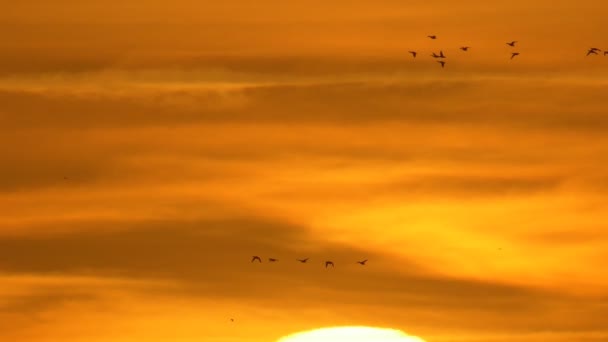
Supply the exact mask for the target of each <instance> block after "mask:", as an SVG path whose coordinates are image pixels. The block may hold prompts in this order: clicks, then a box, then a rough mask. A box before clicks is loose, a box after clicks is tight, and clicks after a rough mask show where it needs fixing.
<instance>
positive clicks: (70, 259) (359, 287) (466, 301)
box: [0, 217, 604, 331]
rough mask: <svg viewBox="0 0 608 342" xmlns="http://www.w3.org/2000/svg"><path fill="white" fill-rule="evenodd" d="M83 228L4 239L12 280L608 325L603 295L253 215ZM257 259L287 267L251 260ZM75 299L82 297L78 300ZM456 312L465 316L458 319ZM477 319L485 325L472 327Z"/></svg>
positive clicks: (516, 324) (495, 323) (488, 323)
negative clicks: (330, 265)
mask: <svg viewBox="0 0 608 342" xmlns="http://www.w3.org/2000/svg"><path fill="white" fill-rule="evenodd" d="M78 225H86V226H87V229H88V231H83V230H80V231H73V232H65V233H54V234H37V235H35V236H33V235H21V236H19V235H16V236H4V237H2V238H1V239H0V260H2V261H1V262H0V269H2V271H3V272H9V273H12V274H22V273H25V274H36V275H38V276H51V275H64V276H68V275H70V276H83V275H86V276H89V277H101V278H102V279H103V278H106V277H109V278H110V279H111V278H116V277H118V278H120V279H125V280H136V281H139V282H142V283H143V284H145V283H146V282H150V283H151V284H152V285H153V284H155V283H161V284H162V283H163V282H164V283H174V284H176V286H170V287H166V288H164V287H158V288H156V289H155V290H154V291H153V292H152V293H156V294H155V295H161V294H162V293H165V294H172V295H179V296H189V297H190V298H201V299H204V298H215V299H216V300H221V299H223V300H238V301H239V302H241V303H250V304H251V305H265V306H273V307H276V308H281V309H282V310H288V311H289V310H291V309H289V308H288V307H287V306H285V305H287V304H285V303H286V301H287V302H289V303H290V304H289V305H291V306H293V304H294V303H298V304H297V305H298V307H310V308H313V307H315V306H318V305H329V306H331V307H333V308H335V309H336V310H338V311H340V310H343V308H344V309H345V306H349V305H359V306H362V307H383V312H385V314H386V316H382V317H383V319H385V320H388V321H390V322H394V323H397V322H399V318H397V317H393V318H391V315H393V314H394V312H395V311H396V310H397V311H398V310H401V311H403V312H410V313H412V314H417V315H420V316H421V319H422V318H423V317H425V316H426V315H427V313H425V312H428V310H434V309H437V310H439V309H441V310H442V312H443V313H442V314H441V315H439V314H438V313H436V314H435V322H442V323H441V324H442V325H445V326H446V327H452V328H455V327H456V326H461V327H462V326H468V327H470V328H473V327H474V328H476V329H507V328H508V329H513V330H514V331H515V330H521V331H529V330H537V329H546V328H551V327H555V324H557V322H560V323H559V324H563V328H561V329H563V330H567V329H573V330H584V329H591V328H599V327H600V326H599V325H598V324H599V323H600V322H599V321H598V319H597V317H601V315H600V314H601V313H603V311H602V310H604V309H602V306H601V305H599V304H597V303H598V302H597V299H596V298H594V297H589V298H576V297H570V296H569V295H565V294H560V293H557V292H552V291H546V290H541V289H534V288H526V287H520V286H513V285H506V284H500V283H492V282H482V281H476V280H470V279H457V278H453V277H447V276H441V275H437V274H433V273H430V272H428V271H426V270H425V269H424V268H423V267H421V266H420V265H417V264H416V263H415V262H413V261H411V260H410V261H408V260H407V259H404V258H399V257H396V256H392V255H384V254H382V253H379V252H377V251H376V252H374V251H371V250H362V249H359V248H353V247H349V246H347V245H340V244H334V243H328V242H324V241H323V239H322V237H319V236H314V235H310V233H308V232H307V230H305V229H304V228H303V227H298V226H294V225H289V224H285V223H281V222H278V221H272V220H260V219H255V218H246V217H244V218H241V219H220V220H202V221H183V220H177V221H144V222H139V223H135V224H133V223H121V222H81V223H78ZM41 228H42V227H41ZM109 228H111V229H109ZM39 231H45V230H44V229H40V230H39ZM251 255H261V256H262V257H264V258H267V257H276V258H278V259H279V260H280V261H279V262H278V263H276V264H270V263H267V262H264V263H262V264H258V263H251V262H250V257H251ZM304 256H305V257H310V258H311V261H310V262H309V264H300V263H297V262H296V261H295V258H298V257H304ZM363 257H365V258H369V259H370V263H369V265H368V266H366V267H365V268H363V267H362V266H359V265H357V264H355V263H354V260H357V259H359V258H363ZM327 259H331V260H333V261H334V262H335V263H336V268H335V269H329V270H326V269H324V268H323V266H322V262H323V261H324V260H327ZM140 291H141V290H140ZM143 291H146V290H145V288H144V289H143ZM78 293H81V292H80V291H78V292H74V291H72V290H68V291H63V290H62V292H61V296H59V297H57V296H58V294H56V293H55V294H53V293H48V294H45V295H42V296H41V295H39V294H35V295H31V296H29V297H22V298H23V299H22V300H20V301H19V302H14V304H11V305H13V306H14V305H19V306H22V307H28V308H29V309H31V310H35V309H36V308H37V307H39V306H45V305H52V304H53V303H54V302H56V301H58V300H64V299H63V298H64V296H65V298H66V299H65V300H71V299H70V298H71V296H75V295H76V294H78ZM73 299H74V300H79V299H78V296H76V297H75V298H73ZM575 302H576V303H577V305H578V308H579V309H577V311H578V313H577V314H578V315H579V316H580V317H588V320H587V321H578V322H571V323H567V322H565V320H566V318H565V317H564V316H563V315H562V314H560V312H562V311H561V310H564V309H566V308H568V307H569V306H570V305H573V304H574V303H575ZM45 303H46V304H45ZM383 315H384V314H383ZM452 315H457V316H460V317H462V318H461V319H457V320H454V319H453V318H451V319H450V318H449V317H451V316H452ZM596 315H600V316H596ZM482 316H483V319H480V318H479V317H482ZM473 317H478V318H477V319H479V321H471V320H472V319H473ZM505 317H508V320H507V319H505ZM541 317H542V319H540V318H541ZM594 317H595V318H594Z"/></svg>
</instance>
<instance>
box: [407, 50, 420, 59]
mask: <svg viewBox="0 0 608 342" xmlns="http://www.w3.org/2000/svg"><path fill="white" fill-rule="evenodd" d="M408 52H409V53H411V54H412V56H413V57H414V58H416V55H417V54H418V52H416V51H408Z"/></svg>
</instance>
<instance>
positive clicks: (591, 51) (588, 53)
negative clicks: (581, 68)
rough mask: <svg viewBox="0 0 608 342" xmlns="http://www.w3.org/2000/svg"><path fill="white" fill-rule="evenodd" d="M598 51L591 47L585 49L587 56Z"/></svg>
mask: <svg viewBox="0 0 608 342" xmlns="http://www.w3.org/2000/svg"><path fill="white" fill-rule="evenodd" d="M598 52H599V50H598V49H593V48H591V49H589V51H587V56H589V55H591V54H594V55H597V54H598ZM604 54H605V53H604Z"/></svg>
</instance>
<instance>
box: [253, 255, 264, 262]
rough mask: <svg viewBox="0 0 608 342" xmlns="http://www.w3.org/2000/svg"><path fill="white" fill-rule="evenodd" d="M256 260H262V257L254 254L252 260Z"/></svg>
mask: <svg viewBox="0 0 608 342" xmlns="http://www.w3.org/2000/svg"><path fill="white" fill-rule="evenodd" d="M256 260H257V261H259V262H262V259H261V258H260V257H259V256H257V255H254V256H253V257H252V258H251V262H254V261H256Z"/></svg>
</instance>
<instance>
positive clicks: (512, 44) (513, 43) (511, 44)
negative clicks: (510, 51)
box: [507, 40, 517, 47]
mask: <svg viewBox="0 0 608 342" xmlns="http://www.w3.org/2000/svg"><path fill="white" fill-rule="evenodd" d="M515 43H517V40H514V41H512V42H510V43H507V45H510V46H513V47H515Z"/></svg>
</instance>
